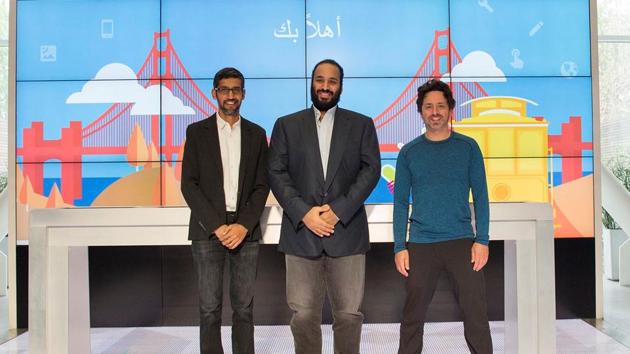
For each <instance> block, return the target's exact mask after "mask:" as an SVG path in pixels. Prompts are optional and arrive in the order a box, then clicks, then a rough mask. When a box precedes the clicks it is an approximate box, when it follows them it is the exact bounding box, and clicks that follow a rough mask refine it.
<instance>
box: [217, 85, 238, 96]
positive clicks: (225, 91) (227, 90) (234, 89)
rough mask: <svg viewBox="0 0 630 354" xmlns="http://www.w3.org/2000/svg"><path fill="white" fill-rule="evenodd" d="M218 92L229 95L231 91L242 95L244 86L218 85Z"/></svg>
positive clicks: (236, 94)
mask: <svg viewBox="0 0 630 354" xmlns="http://www.w3.org/2000/svg"><path fill="white" fill-rule="evenodd" d="M214 90H215V91H216V92H218V93H220V94H222V95H228V94H229V93H230V92H232V94H234V95H235V96H238V95H241V94H242V93H243V88H242V87H238V86H237V87H217V88H215V89H214Z"/></svg>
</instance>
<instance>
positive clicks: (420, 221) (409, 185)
mask: <svg viewBox="0 0 630 354" xmlns="http://www.w3.org/2000/svg"><path fill="white" fill-rule="evenodd" d="M394 181H395V182H394V252H395V253H397V252H399V251H401V250H404V249H406V239H407V226H408V223H409V242H414V243H434V242H442V241H448V240H455V239H462V238H471V239H474V240H475V242H477V243H480V244H484V245H487V244H488V226H489V219H490V218H489V213H490V211H489V209H490V208H489V205H488V187H487V184H486V173H485V168H484V163H483V156H482V155H481V150H480V149H479V145H477V143H476V142H475V140H473V139H472V138H469V137H467V136H465V135H462V134H458V133H455V132H452V133H451V135H450V137H449V138H447V139H445V140H441V141H431V140H429V139H427V138H426V137H425V135H424V134H423V135H421V136H419V137H417V138H416V139H414V140H412V141H411V142H409V143H407V144H405V146H403V148H402V149H401V150H400V153H399V154H398V160H397V161H396V177H395V180H394ZM470 191H472V196H473V206H474V209H475V226H476V232H477V234H476V235H475V233H474V231H473V228H472V225H471V213H470V206H469V195H470ZM410 195H411V200H412V201H411V205H412V211H411V217H408V216H409V204H410V202H409V196H410Z"/></svg>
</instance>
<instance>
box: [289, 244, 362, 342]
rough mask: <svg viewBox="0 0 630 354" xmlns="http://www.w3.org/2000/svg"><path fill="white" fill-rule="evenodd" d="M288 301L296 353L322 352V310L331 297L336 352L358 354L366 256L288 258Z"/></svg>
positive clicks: (290, 256)
mask: <svg viewBox="0 0 630 354" xmlns="http://www.w3.org/2000/svg"><path fill="white" fill-rule="evenodd" d="M285 260H286V274H287V302H288V304H289V307H290V308H291V310H292V311H293V317H292V318H291V332H292V333H293V340H294V343H295V352H296V353H297V354H320V353H321V352H322V331H321V322H322V307H323V305H324V296H325V295H326V294H328V298H329V300H330V304H331V307H332V314H333V326H332V327H333V332H334V348H335V349H334V350H335V353H338V354H357V353H359V347H360V343H361V326H362V324H363V314H362V313H361V312H360V307H361V302H362V301H363V290H364V286H365V254H359V255H352V256H346V257H328V256H326V255H322V256H321V257H319V258H316V259H312V258H304V257H297V256H292V255H288V254H287V255H286V256H285Z"/></svg>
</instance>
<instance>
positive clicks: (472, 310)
mask: <svg viewBox="0 0 630 354" xmlns="http://www.w3.org/2000/svg"><path fill="white" fill-rule="evenodd" d="M471 247H472V240H470V239H461V240H453V241H444V242H437V243H427V244H420V243H408V244H407V249H408V251H409V268H410V269H409V277H408V278H407V280H406V288H407V299H406V302H405V308H404V312H403V320H402V322H401V324H400V347H399V349H398V353H399V354H418V353H421V352H422V337H423V335H424V321H425V316H426V313H427V309H428V307H429V303H431V299H432V298H433V293H434V292H435V288H436V286H437V282H438V279H439V277H440V274H441V272H442V271H446V272H448V273H449V274H450V276H451V279H452V280H453V287H454V289H453V290H454V293H455V297H456V299H457V302H458V303H459V306H460V308H461V310H462V314H463V317H464V336H465V337H466V343H467V344H468V348H469V349H470V352H471V353H475V354H491V353H492V338H491V337H490V326H489V324H488V312H487V303H486V286H485V280H484V276H483V270H482V271H478V272H475V271H474V270H473V269H472V263H470V259H471V253H470V249H471Z"/></svg>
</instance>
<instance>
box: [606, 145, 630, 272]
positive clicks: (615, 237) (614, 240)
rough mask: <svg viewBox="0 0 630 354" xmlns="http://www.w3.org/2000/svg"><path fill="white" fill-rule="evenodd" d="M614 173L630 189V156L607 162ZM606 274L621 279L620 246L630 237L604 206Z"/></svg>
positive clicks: (622, 156)
mask: <svg viewBox="0 0 630 354" xmlns="http://www.w3.org/2000/svg"><path fill="white" fill-rule="evenodd" d="M606 165H607V167H608V169H610V171H611V172H612V174H613V175H614V176H615V177H617V178H618V179H619V180H620V181H621V183H622V184H623V185H624V186H625V187H626V189H627V190H628V191H630V157H629V156H626V155H619V156H617V157H615V158H612V159H611V160H609V161H608V163H607V164H606ZM602 224H603V226H604V229H603V230H602V241H603V253H604V275H605V276H606V278H608V279H610V280H619V248H620V247H621V245H622V244H623V243H624V242H625V241H626V239H628V236H627V234H626V233H625V232H624V230H622V229H621V228H620V227H619V225H618V224H617V223H616V222H615V220H614V219H613V218H612V216H611V215H610V214H609V213H608V212H607V211H606V209H604V208H602Z"/></svg>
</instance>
